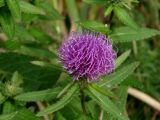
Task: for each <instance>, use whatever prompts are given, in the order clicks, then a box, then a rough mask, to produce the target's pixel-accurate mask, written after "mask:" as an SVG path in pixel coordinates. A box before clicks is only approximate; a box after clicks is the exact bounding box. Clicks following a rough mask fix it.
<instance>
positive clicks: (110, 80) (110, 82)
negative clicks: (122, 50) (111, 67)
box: [99, 62, 139, 88]
mask: <svg viewBox="0 0 160 120" xmlns="http://www.w3.org/2000/svg"><path fill="white" fill-rule="evenodd" d="M138 65H139V62H134V63H131V64H129V65H126V66H124V67H122V68H120V69H119V70H117V71H116V72H114V73H112V74H110V75H107V76H105V77H103V78H102V79H103V81H100V82H99V85H100V86H101V87H103V86H106V87H108V88H112V87H114V86H116V85H118V84H120V83H121V82H122V81H123V80H125V79H126V78H127V77H128V76H129V75H131V74H132V73H133V71H134V70H135V69H136V68H137V66H138Z"/></svg>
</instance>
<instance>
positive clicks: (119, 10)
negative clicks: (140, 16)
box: [114, 6, 137, 29]
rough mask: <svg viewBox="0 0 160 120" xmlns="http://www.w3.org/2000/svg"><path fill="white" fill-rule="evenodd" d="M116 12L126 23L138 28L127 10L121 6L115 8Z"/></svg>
mask: <svg viewBox="0 0 160 120" xmlns="http://www.w3.org/2000/svg"><path fill="white" fill-rule="evenodd" d="M114 12H115V14H116V16H117V17H118V19H119V20H120V21H121V22H122V23H124V24H125V25H127V26H129V27H131V28H134V29H137V24H136V23H135V22H134V20H133V19H132V18H131V17H130V16H129V14H128V13H127V11H126V10H125V9H123V8H121V7H118V6H117V7H115V8H114Z"/></svg>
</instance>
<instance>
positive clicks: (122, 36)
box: [110, 27, 160, 43]
mask: <svg viewBox="0 0 160 120" xmlns="http://www.w3.org/2000/svg"><path fill="white" fill-rule="evenodd" d="M159 34H160V32H159V31H158V30H155V29H150V28H138V29H136V30H135V29H131V28H129V27H120V28H116V29H115V30H114V31H113V33H112V34H111V35H110V37H111V39H112V40H113V42H115V43H117V42H131V41H133V40H143V39H148V38H151V37H153V36H155V35H159Z"/></svg>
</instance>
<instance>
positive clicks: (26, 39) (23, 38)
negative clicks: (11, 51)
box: [15, 25, 36, 43]
mask: <svg viewBox="0 0 160 120" xmlns="http://www.w3.org/2000/svg"><path fill="white" fill-rule="evenodd" d="M15 31H16V32H15V35H16V36H17V37H18V38H19V40H20V42H22V43H32V42H36V40H35V38H34V37H33V36H32V35H31V34H30V33H29V32H28V31H27V29H26V28H24V27H22V26H18V25H16V27H15Z"/></svg>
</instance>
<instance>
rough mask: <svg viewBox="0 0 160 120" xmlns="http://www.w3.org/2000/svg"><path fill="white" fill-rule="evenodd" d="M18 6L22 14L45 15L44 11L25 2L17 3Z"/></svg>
mask: <svg viewBox="0 0 160 120" xmlns="http://www.w3.org/2000/svg"><path fill="white" fill-rule="evenodd" d="M19 6H20V9H21V10H22V12H24V13H30V14H40V15H45V11H44V10H43V9H41V8H39V7H36V6H34V5H32V4H30V3H28V2H26V1H22V0H21V1H19Z"/></svg>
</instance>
